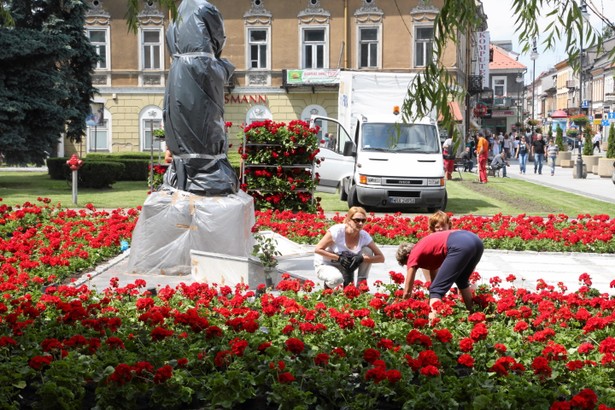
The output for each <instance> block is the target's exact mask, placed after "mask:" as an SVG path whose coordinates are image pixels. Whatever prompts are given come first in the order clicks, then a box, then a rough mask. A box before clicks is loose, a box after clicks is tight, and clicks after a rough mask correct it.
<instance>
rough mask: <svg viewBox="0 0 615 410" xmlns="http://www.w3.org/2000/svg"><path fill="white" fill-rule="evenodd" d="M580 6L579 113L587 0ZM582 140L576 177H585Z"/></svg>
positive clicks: (581, 133)
mask: <svg viewBox="0 0 615 410" xmlns="http://www.w3.org/2000/svg"><path fill="white" fill-rule="evenodd" d="M580 1H581V3H580V5H579V8H580V9H581V25H580V26H581V32H580V35H579V115H581V113H582V112H583V20H584V19H585V18H586V16H587V4H586V3H585V0H580ZM579 131H580V133H579V134H580V135H581V141H583V127H582V126H579ZM581 141H579V144H578V151H579V153H578V157H577V172H576V174H577V175H576V177H577V178H578V179H582V178H583V157H582V155H581V154H582V153H581Z"/></svg>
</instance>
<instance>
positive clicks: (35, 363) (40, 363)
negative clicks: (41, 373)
mask: <svg viewBox="0 0 615 410" xmlns="http://www.w3.org/2000/svg"><path fill="white" fill-rule="evenodd" d="M52 361H53V357H51V356H49V355H44V356H34V357H33V358H31V359H30V360H28V366H30V367H31V368H33V369H34V370H41V369H42V368H43V367H45V366H49V365H50V364H51V362H52Z"/></svg>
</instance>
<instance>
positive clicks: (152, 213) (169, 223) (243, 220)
mask: <svg viewBox="0 0 615 410" xmlns="http://www.w3.org/2000/svg"><path fill="white" fill-rule="evenodd" d="M254 222H255V218H254V201H253V199H252V197H251V196H249V195H248V194H246V193H245V192H243V191H239V192H237V193H236V194H232V195H228V196H219V197H204V196H198V195H194V194H191V193H189V192H185V191H179V190H164V191H158V192H152V193H151V194H150V196H149V197H148V198H147V199H146V200H145V203H144V204H143V210H142V211H141V215H140V216H139V220H138V221H137V225H136V226H135V229H134V231H133V235H132V244H131V249H130V259H129V261H128V270H129V272H132V273H155V274H167V275H188V274H190V272H191V258H190V250H191V249H194V250H197V251H206V252H213V253H223V254H227V255H233V256H238V257H244V258H247V257H249V255H250V254H251V253H252V248H253V246H254V239H253V237H252V233H251V229H252V226H254Z"/></svg>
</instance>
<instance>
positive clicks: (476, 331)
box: [470, 323, 489, 341]
mask: <svg viewBox="0 0 615 410" xmlns="http://www.w3.org/2000/svg"><path fill="white" fill-rule="evenodd" d="M487 333H489V332H488V330H487V326H486V325H485V324H484V323H477V324H476V325H474V328H473V329H472V331H471V332H470V337H471V338H472V340H474V341H478V340H485V339H486V338H487Z"/></svg>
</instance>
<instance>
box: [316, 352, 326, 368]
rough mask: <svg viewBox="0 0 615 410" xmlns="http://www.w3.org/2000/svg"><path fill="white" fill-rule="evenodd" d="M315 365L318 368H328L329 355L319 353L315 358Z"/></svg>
mask: <svg viewBox="0 0 615 410" xmlns="http://www.w3.org/2000/svg"><path fill="white" fill-rule="evenodd" d="M314 364H315V365H316V366H326V365H328V364H329V355H328V354H326V353H318V354H317V355H316V357H314Z"/></svg>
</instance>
